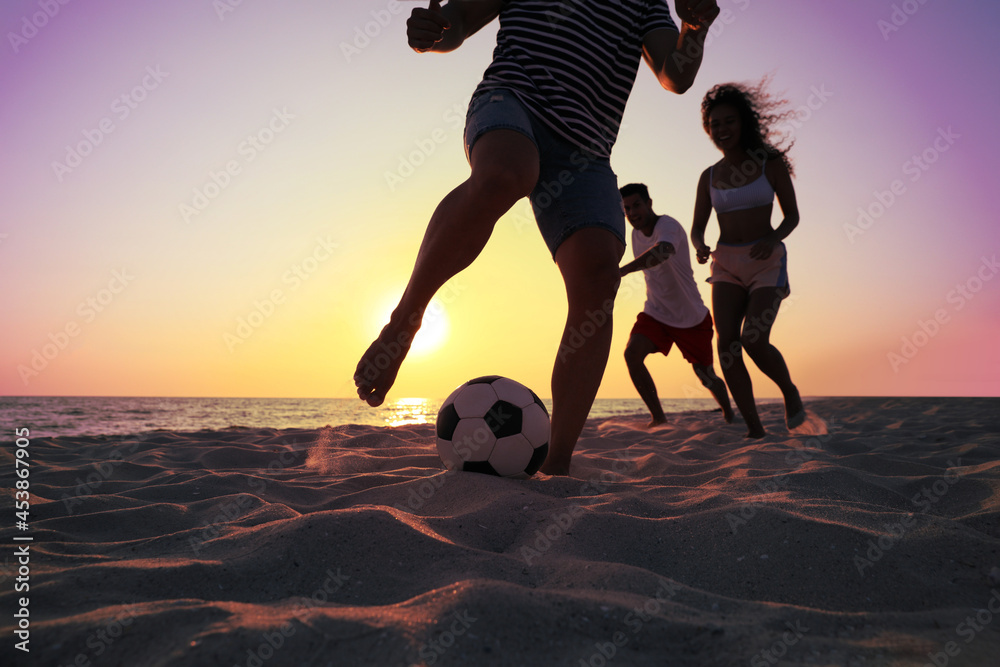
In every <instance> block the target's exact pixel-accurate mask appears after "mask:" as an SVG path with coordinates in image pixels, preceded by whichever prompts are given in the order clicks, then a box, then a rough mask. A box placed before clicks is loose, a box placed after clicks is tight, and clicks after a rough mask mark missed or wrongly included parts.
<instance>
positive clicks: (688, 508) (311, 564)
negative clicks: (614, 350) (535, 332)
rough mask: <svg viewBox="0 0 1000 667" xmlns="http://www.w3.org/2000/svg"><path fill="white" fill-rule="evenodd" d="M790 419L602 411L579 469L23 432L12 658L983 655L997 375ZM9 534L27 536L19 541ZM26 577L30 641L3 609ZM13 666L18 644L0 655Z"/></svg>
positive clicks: (245, 662)
mask: <svg viewBox="0 0 1000 667" xmlns="http://www.w3.org/2000/svg"><path fill="white" fill-rule="evenodd" d="M807 408H808V410H809V419H808V420H807V422H806V424H805V425H803V426H802V427H801V428H800V429H797V430H796V432H794V433H789V432H788V431H787V429H786V428H785V426H784V423H783V421H782V413H781V408H780V406H777V405H768V406H766V407H765V408H764V411H763V416H764V421H765V427H767V428H768V431H769V433H770V435H769V436H768V437H767V438H765V439H764V440H761V441H748V440H745V439H744V438H743V437H742V436H743V433H744V431H745V429H744V428H743V427H742V425H726V424H725V423H724V422H723V421H722V419H721V417H720V416H719V413H708V412H700V413H685V414H682V415H677V416H674V417H673V420H672V422H671V423H670V424H668V425H666V426H664V427H659V428H656V429H653V430H647V429H645V427H644V422H645V420H644V419H643V418H642V416H640V415H637V416H635V417H634V418H633V419H629V418H620V419H613V420H603V421H592V422H590V423H588V426H587V428H586V430H585V432H584V434H583V437H582V438H581V440H580V443H579V445H578V447H577V453H576V454H575V456H574V468H573V476H572V477H570V478H550V477H546V476H544V475H538V476H536V477H535V478H532V479H529V480H507V479H500V478H493V477H487V476H483V475H479V474H476V473H449V472H446V471H444V470H442V469H441V466H440V461H439V459H438V457H437V454H436V451H435V448H434V434H433V427H432V426H428V425H424V426H417V427H399V428H395V429H389V428H378V427H369V426H340V427H334V428H326V429H320V430H311V431H301V430H286V431H275V430H268V429H263V430H246V429H234V430H226V431H202V432H194V433H169V432H152V433H145V434H140V435H136V436H132V437H126V438H121V437H109V438H100V437H75V438H44V439H33V440H32V442H31V444H30V453H31V463H32V468H31V476H30V482H31V491H32V499H31V503H32V505H31V510H30V511H31V515H30V518H31V521H30V530H29V531H28V532H26V533H24V532H20V531H15V530H14V529H13V523H14V517H13V516H12V515H13V512H14V509H13V490H14V482H15V477H14V474H13V473H14V462H13V455H12V454H11V452H12V449H13V448H12V447H10V446H8V447H6V448H5V449H4V452H3V469H2V477H3V480H4V483H3V488H4V490H5V492H6V494H5V498H7V500H6V501H5V502H4V506H5V507H9V508H10V509H9V510H8V512H7V516H8V519H9V520H8V521H5V522H4V526H5V527H4V529H3V531H2V537H0V539H2V540H3V543H4V544H5V545H13V544H14V542H13V537H14V536H15V535H22V536H23V535H30V536H32V537H33V538H34V541H33V542H30V543H28V544H30V582H29V583H30V591H29V592H27V593H17V592H15V590H14V587H15V583H16V580H15V578H16V577H17V576H18V573H17V568H18V563H17V557H16V556H15V555H14V547H12V546H7V547H6V548H5V550H4V555H3V556H2V558H4V559H5V561H4V564H3V569H2V570H0V605H2V609H3V610H4V614H3V620H2V621H0V624H2V626H3V629H2V631H0V634H2V636H3V637H4V644H5V646H4V649H3V652H4V654H9V655H12V656H14V657H15V658H16V659H17V660H18V662H17V663H16V664H25V665H28V664H30V665H88V664H90V665H129V666H130V667H131V666H145V665H178V666H180V665H185V666H191V665H195V666H199V665H212V666H224V667H229V666H235V665H241V666H245V667H260V666H262V665H275V666H276V665H296V666H299V665H315V666H317V667H321V666H326V665H422V666H424V665H426V666H428V667H429V666H430V665H529V666H539V667H542V666H544V667H551V666H557V665H567V666H572V667H577V666H581V665H591V666H593V667H601V666H603V665H623V666H644V665H657V666H662V665H681V666H688V665H690V666H692V667H694V666H698V667H700V666H714V665H720V666H726V667H728V666H731V665H750V666H751V667H758V666H761V665H768V666H770V665H925V664H930V665H937V666H938V667H941V666H942V665H969V666H976V667H979V666H992V665H997V664H1000V400H997V399H909V398H908V399H877V398H865V399H859V398H835V399H819V400H813V401H810V402H808V403H807ZM18 544H25V543H18ZM24 595H28V596H30V598H29V612H30V642H29V647H30V654H24V653H22V652H20V651H17V650H15V649H13V648H12V646H13V645H14V643H15V642H17V641H18V639H17V637H16V635H15V634H14V633H15V629H16V626H15V625H14V623H13V622H12V621H16V619H13V618H12V614H13V613H14V612H15V611H17V609H18V608H19V598H20V597H21V596H24ZM4 664H13V663H10V662H6V661H5V662H4Z"/></svg>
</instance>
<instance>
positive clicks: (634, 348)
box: [625, 333, 667, 427]
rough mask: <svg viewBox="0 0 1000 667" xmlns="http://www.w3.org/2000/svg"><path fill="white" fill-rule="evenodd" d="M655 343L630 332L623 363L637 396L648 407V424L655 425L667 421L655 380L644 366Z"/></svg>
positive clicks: (652, 351)
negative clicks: (637, 393) (650, 419)
mask: <svg viewBox="0 0 1000 667" xmlns="http://www.w3.org/2000/svg"><path fill="white" fill-rule="evenodd" d="M656 351H657V349H656V344H655V343H653V341H651V340H649V339H648V338H646V337H645V336H643V335H642V334H638V333H635V334H632V335H631V336H630V337H629V339H628V344H627V345H626V346H625V365H626V366H627V367H628V374H629V377H631V378H632V384H634V385H635V389H636V391H638V392H639V397H640V398H642V402H643V403H645V404H646V407H647V408H648V409H649V414H650V415H652V417H653V420H652V421H651V422H649V426H650V427H653V426H657V425H659V424H666V423H667V416H666V415H665V414H663V406H662V405H661V404H660V395H659V394H657V393H656V382H654V381H653V376H652V375H651V374H650V373H649V369H648V368H646V363H645V360H646V357H648V356H649V355H651V354H653V353H654V352H656Z"/></svg>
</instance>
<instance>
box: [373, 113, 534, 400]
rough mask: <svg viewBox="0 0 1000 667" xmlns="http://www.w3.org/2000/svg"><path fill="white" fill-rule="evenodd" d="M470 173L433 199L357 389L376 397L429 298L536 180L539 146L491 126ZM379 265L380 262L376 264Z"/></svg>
mask: <svg viewBox="0 0 1000 667" xmlns="http://www.w3.org/2000/svg"><path fill="white" fill-rule="evenodd" d="M470 162H471V164H472V174H471V175H470V176H469V179H468V180H466V181H465V182H464V183H462V184H461V185H459V186H458V187H457V188H455V189H454V190H452V191H451V192H450V193H448V195H447V196H446V197H445V198H444V199H443V200H442V201H441V203H440V204H438V207H437V209H436V210H435V211H434V215H433V216H431V220H430V222H429V223H428V225H427V231H426V232H425V233H424V239H423V242H422V243H421V244H420V250H419V252H418V253H417V260H416V263H415V264H414V267H413V273H412V274H411V275H410V280H409V283H408V284H407V286H406V289H405V290H404V291H403V295H402V297H401V298H400V300H399V304H398V305H397V306H396V308H395V310H393V312H392V315H391V316H390V317H389V323H388V324H386V325H385V327H384V328H383V329H382V332H381V333H380V334H379V335H378V338H376V339H375V341H374V342H373V343H372V344H371V345H370V346H369V347H368V350H367V351H365V353H364V354H363V355H362V356H361V360H360V361H359V362H358V366H357V369H356V370H355V372H354V384H355V385H356V386H357V388H358V396H359V397H360V398H361V399H362V400H363V401H366V402H367V403H368V404H369V405H371V406H377V405H381V404H382V402H383V401H384V400H385V395H386V393H388V391H389V388H390V387H392V385H393V383H394V382H395V381H396V374H397V373H398V372H399V367H400V365H401V364H402V363H403V359H404V358H405V357H406V354H407V352H409V349H410V343H411V342H412V341H413V336H414V335H415V334H416V332H417V330H418V329H419V328H420V321H421V319H422V318H423V315H424V311H425V310H426V309H427V304H429V303H430V301H431V298H432V297H433V296H434V294H435V293H436V292H437V291H438V290H439V289H441V286H442V285H444V284H445V283H446V282H447V281H448V280H449V279H451V278H452V277H453V276H454V275H455V274H457V273H458V272H459V271H461V270H462V269H464V268H466V267H467V266H469V265H470V264H472V262H473V260H475V259H476V257H478V256H479V253H481V252H482V250H483V248H484V247H485V246H486V242H487V241H489V238H490V235H491V234H492V233H493V227H494V225H495V224H496V221H497V220H499V219H500V216H502V215H503V214H504V213H506V212H507V211H508V210H509V209H510V207H511V206H513V205H514V204H515V203H516V202H517V200H519V199H521V198H522V197H525V196H527V195H528V194H529V193H530V192H531V190H532V189H533V188H534V187H535V182H536V181H537V180H538V150H537V149H536V148H535V144H534V143H533V142H532V141H531V139H529V138H528V137H526V136H525V135H523V134H521V133H520V132H515V131H513V130H494V131H492V132H488V133H486V134H484V135H483V136H482V137H480V138H479V140H478V141H476V143H475V145H474V146H473V147H472V155H471V159H470ZM376 268H377V267H376Z"/></svg>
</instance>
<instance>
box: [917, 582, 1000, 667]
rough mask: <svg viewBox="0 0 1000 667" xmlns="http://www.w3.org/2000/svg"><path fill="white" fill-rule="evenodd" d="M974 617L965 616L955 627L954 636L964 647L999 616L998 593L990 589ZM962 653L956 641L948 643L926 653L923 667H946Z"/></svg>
mask: <svg viewBox="0 0 1000 667" xmlns="http://www.w3.org/2000/svg"><path fill="white" fill-rule="evenodd" d="M975 612H976V615H975V616H972V615H969V616H966V617H965V620H963V621H962V622H961V623H959V624H958V625H957V626H955V634H956V635H957V636H958V638H960V639H964V640H965V644H966V646H968V645H969V644H971V643H972V642H973V641H975V639H976V637H977V636H978V635H979V634H980V633H981V632H983V631H984V630H986V628H987V627H989V626H990V624H992V623H993V619H994V618H995V617H996V616H997V615H998V614H1000V591H998V590H997V589H995V588H991V589H990V597H989V599H988V600H987V601H986V606H985V607H983V608H981V609H976V610H975ZM961 653H962V646H961V645H960V644H959V643H958V642H956V641H949V642H948V643H946V644H945V645H944V646H943V647H942V650H940V651H937V652H934V653H928V654H927V660H928V662H926V663H924V665H923V667H948V665H949V664H951V660H952V658H957V657H958V656H959V655H960V654H961Z"/></svg>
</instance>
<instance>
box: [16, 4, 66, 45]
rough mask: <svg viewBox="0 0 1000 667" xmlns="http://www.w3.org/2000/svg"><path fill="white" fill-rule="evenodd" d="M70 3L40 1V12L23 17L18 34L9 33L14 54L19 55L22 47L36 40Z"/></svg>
mask: <svg viewBox="0 0 1000 667" xmlns="http://www.w3.org/2000/svg"><path fill="white" fill-rule="evenodd" d="M69 3H70V0H38V2H37V3H36V4H37V5H38V8H39V11H37V12H34V13H33V14H30V15H26V16H23V17H21V26H20V28H19V29H18V31H17V32H13V31H9V32H8V33H7V41H8V42H10V48H12V49H13V50H14V53H15V54H16V53H18V52H20V50H21V47H22V46H24V45H25V44H27V43H28V42H29V41H30V40H32V39H34V38H35V37H36V36H37V35H38V33H39V31H40V30H42V29H43V28H44V27H45V26H47V25H48V24H49V21H51V20H52V19H54V18H55V17H56V16H57V15H58V14H59V12H60V11H62V8H63V7H65V6H66V5H68V4H69Z"/></svg>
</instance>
